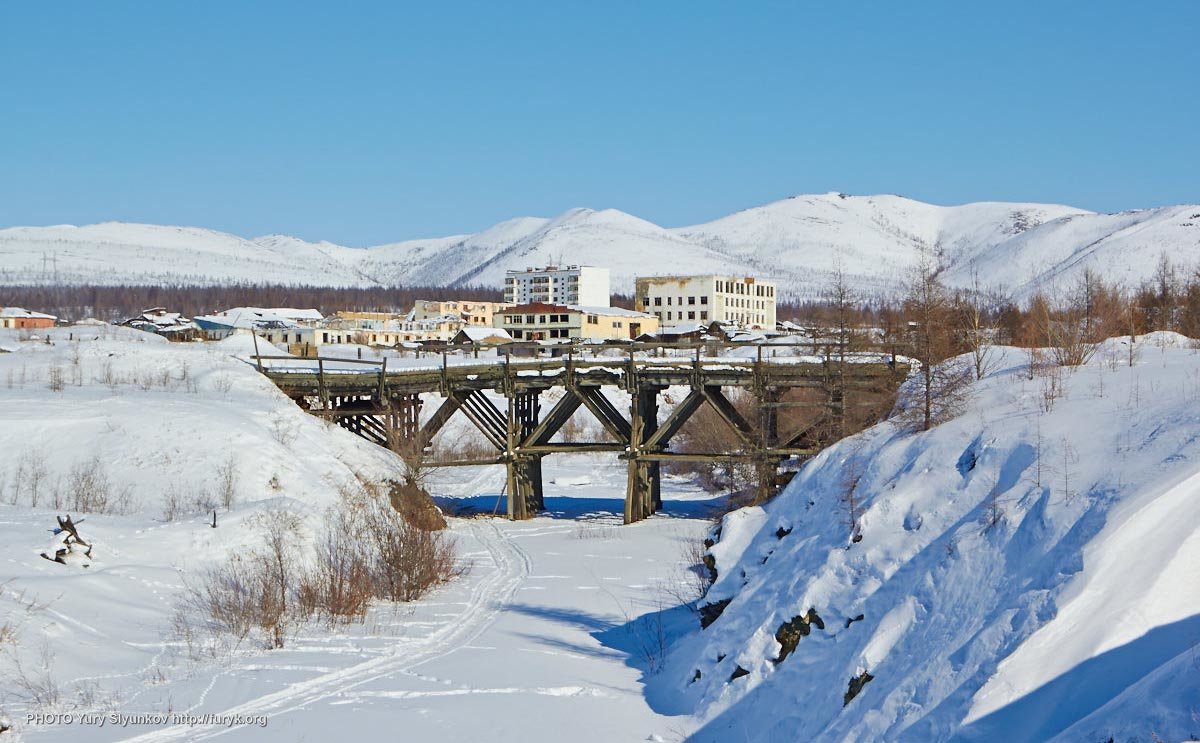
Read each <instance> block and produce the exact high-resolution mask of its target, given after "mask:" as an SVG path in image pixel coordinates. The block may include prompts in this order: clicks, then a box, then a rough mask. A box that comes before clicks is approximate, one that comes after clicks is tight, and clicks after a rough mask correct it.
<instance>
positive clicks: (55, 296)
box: [0, 284, 501, 323]
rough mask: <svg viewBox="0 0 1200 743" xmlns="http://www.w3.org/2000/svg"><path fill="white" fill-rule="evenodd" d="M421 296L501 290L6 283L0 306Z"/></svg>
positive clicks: (122, 313)
mask: <svg viewBox="0 0 1200 743" xmlns="http://www.w3.org/2000/svg"><path fill="white" fill-rule="evenodd" d="M418 299H435V300H436V299H462V300H468V301H470V300H476V301H493V302H498V301H500V299H501V291H500V290H499V289H494V288H491V287H485V286H467V287H457V288H453V289H448V288H446V287H442V286H403V287H326V286H285V285H278V284H231V285H226V286H135V285H125V286H44V285H37V286H34V285H28V286H6V287H0V307H2V306H15V307H24V308H26V309H30V310H34V311H36V312H46V313H49V314H51V315H56V316H58V317H59V318H60V319H62V320H65V321H67V322H75V321H78V320H83V319H85V318H89V317H94V318H96V319H97V320H103V321H105V322H111V323H119V322H121V321H123V320H126V319H128V318H130V317H134V316H136V315H138V314H140V313H141V312H142V311H144V310H147V309H150V308H152V307H165V308H166V309H167V310H169V311H171V312H181V313H183V315H184V316H185V317H195V316H196V315H205V314H212V313H214V312H220V311H221V310H225V309H229V308H230V307H297V308H302V309H309V308H311V309H316V310H320V311H321V313H322V314H325V315H331V314H333V313H335V312H337V311H338V310H350V311H359V312H397V313H403V312H407V311H408V310H410V309H411V308H412V306H413V303H414V302H415V301H416V300H418Z"/></svg>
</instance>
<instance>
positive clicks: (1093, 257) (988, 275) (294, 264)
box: [0, 192, 1200, 300]
mask: <svg viewBox="0 0 1200 743" xmlns="http://www.w3.org/2000/svg"><path fill="white" fill-rule="evenodd" d="M1163 252H1166V253H1167V254H1168V255H1170V256H1171V257H1172V259H1173V260H1174V261H1176V262H1177V263H1185V264H1189V265H1190V264H1192V263H1197V262H1200V205H1189V204H1182V205H1173V206H1164V207H1154V208H1149V209H1135V210H1129V211H1124V212H1118V213H1116V214H1103V213H1097V212H1091V211H1088V210H1085V209H1078V208H1075V207H1071V206H1066V205H1061V204H1038V203H1021V202H1001V201H983V202H972V203H967V204H961V205H957V206H941V205H935V204H928V203H925V202H921V201H916V200H913V199H908V198H906V197H903V196H897V195H892V194H880V195H871V196H851V195H847V194H843V193H836V192H831V193H826V194H798V195H795V196H790V197H787V198H784V199H779V200H776V201H772V202H769V203H767V204H762V205H759V206H753V207H749V208H747V209H742V210H739V211H736V212H733V213H731V214H728V215H725V216H723V217H719V218H717V219H714V220H712V221H709V222H704V223H700V224H695V225H687V226H683V227H673V228H668V227H662V226H660V225H657V224H655V223H653V222H650V221H648V220H646V219H643V218H641V217H637V216H635V215H632V214H628V213H626V212H622V211H620V210H617V209H611V208H610V209H591V208H586V207H578V208H573V209H569V210H567V211H565V212H563V213H562V214H559V215H557V216H554V217H549V218H547V217H534V216H522V217H514V218H512V219H508V220H504V221H502V222H498V223H496V224H494V225H492V226H490V227H488V228H487V229H484V230H480V231H479V232H474V233H464V234H458V235H450V236H446V237H433V238H421V239H414V240H403V241H397V242H392V243H384V244H380V245H375V246H371V247H367V248H352V247H348V246H344V245H339V244H337V243H333V242H330V241H327V240H322V241H317V242H311V241H307V240H303V239H301V238H297V237H293V236H289V235H283V234H270V235H262V236H259V237H254V238H245V237H241V236H238V235H234V234H231V233H227V232H221V231H217V230H211V229H207V228H203V227H194V226H171V225H152V224H139V223H129V222H101V223H97V224H93V225H81V226H75V225H51V226H45V227H36V226H34V227H30V226H18V227H9V228H4V229H0V286H4V285H16V284H31V283H32V284H47V283H57V284H64V285H78V284H110V285H111V284H122V283H131V284H142V285H153V284H174V285H179V284H189V283H191V284H200V285H214V284H234V283H276V284H285V285H313V286H348V287H349V286H372V285H377V286H397V285H410V286H412V285H433V286H446V287H447V288H454V287H462V286H467V285H472V284H484V285H493V286H497V287H499V286H500V285H501V282H502V281H503V277H504V272H505V271H506V270H509V269H513V268H523V267H526V266H533V265H545V264H553V263H565V264H592V265H602V266H607V267H608V268H609V269H610V272H611V274H612V279H613V286H612V288H613V291H614V292H619V293H626V294H628V293H631V292H632V289H633V278H634V277H635V276H638V275H655V274H658V275H662V274H679V273H734V274H737V273H754V274H757V275H762V276H765V277H768V278H772V279H774V280H776V281H777V282H779V284H780V295H781V296H782V297H784V298H788V299H793V300H806V299H816V298H819V297H820V296H821V295H822V293H823V292H824V287H825V285H826V284H827V283H828V281H829V278H830V276H831V274H832V272H833V271H835V270H837V269H838V268H840V270H842V271H843V272H844V273H845V274H846V276H847V278H848V279H850V280H851V281H852V282H853V284H854V285H855V286H856V287H857V288H858V289H859V291H860V293H862V294H864V295H867V296H881V295H882V296H888V295H894V294H895V293H897V292H898V291H899V290H900V288H901V286H902V284H903V280H904V277H905V275H906V274H907V272H908V271H909V270H911V268H912V267H913V266H914V265H916V263H917V262H918V261H919V260H921V257H922V256H923V255H929V256H932V257H933V258H934V259H935V260H936V261H937V263H938V266H939V269H940V270H941V272H942V275H943V277H944V278H945V280H946V282H947V283H948V284H951V285H954V286H965V285H968V284H970V283H971V282H972V281H973V276H974V275H976V274H978V275H979V276H980V279H981V281H982V283H984V284H986V285H988V286H991V287H994V288H999V289H1002V290H1003V291H1004V292H1005V293H1007V294H1009V295H1011V296H1013V297H1015V298H1018V299H1020V298H1024V297H1027V296H1029V295H1030V294H1032V293H1033V292H1034V291H1037V290H1039V289H1043V288H1047V287H1054V286H1058V285H1061V284H1064V283H1067V282H1069V281H1070V280H1072V278H1073V277H1074V276H1075V275H1076V274H1077V273H1078V272H1079V271H1081V270H1082V269H1083V268H1084V267H1085V266H1091V267H1093V268H1095V269H1097V270H1098V271H1099V272H1100V273H1101V274H1102V275H1103V276H1105V277H1106V278H1107V279H1109V280H1111V281H1117V282H1122V283H1125V284H1137V283H1140V282H1141V281H1143V280H1145V279H1146V278H1148V277H1149V274H1150V272H1151V271H1152V270H1153V267H1154V266H1155V265H1156V264H1157V262H1158V256H1159V255H1160V254H1161V253H1163Z"/></svg>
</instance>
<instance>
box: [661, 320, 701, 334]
mask: <svg viewBox="0 0 1200 743" xmlns="http://www.w3.org/2000/svg"><path fill="white" fill-rule="evenodd" d="M706 330H708V325H706V324H704V323H699V322H689V323H680V324H679V325H671V326H670V327H666V328H659V331H658V334H659V335H689V334H691V333H703V332H704V331H706Z"/></svg>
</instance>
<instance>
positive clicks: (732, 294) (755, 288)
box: [634, 275, 775, 329]
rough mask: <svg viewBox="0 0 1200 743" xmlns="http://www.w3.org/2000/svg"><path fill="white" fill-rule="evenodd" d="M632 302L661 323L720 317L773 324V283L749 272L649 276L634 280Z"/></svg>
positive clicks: (762, 325)
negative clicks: (746, 274) (747, 273)
mask: <svg viewBox="0 0 1200 743" xmlns="http://www.w3.org/2000/svg"><path fill="white" fill-rule="evenodd" d="M634 286H635V295H634V306H635V307H636V308H637V309H638V310H639V311H641V312H649V313H652V314H654V315H655V316H656V317H657V318H658V319H659V321H661V322H662V323H663V324H664V325H673V324H678V323H692V322H699V323H704V324H707V323H709V322H712V321H720V322H726V323H732V324H736V325H741V326H744V327H748V328H769V329H774V328H775V284H774V282H771V281H765V280H763V279H758V278H754V277H752V276H718V275H706V276H651V277H639V278H638V279H636V281H635V282H634Z"/></svg>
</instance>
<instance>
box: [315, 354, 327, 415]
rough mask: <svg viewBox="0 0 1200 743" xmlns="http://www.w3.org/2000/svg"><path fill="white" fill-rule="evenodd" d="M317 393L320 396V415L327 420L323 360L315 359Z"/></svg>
mask: <svg viewBox="0 0 1200 743" xmlns="http://www.w3.org/2000/svg"><path fill="white" fill-rule="evenodd" d="M317 394H318V396H320V398H321V416H322V417H324V418H325V419H326V420H329V388H328V387H326V386H325V360H324V359H322V358H318V359H317Z"/></svg>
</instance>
